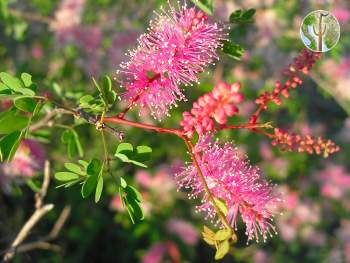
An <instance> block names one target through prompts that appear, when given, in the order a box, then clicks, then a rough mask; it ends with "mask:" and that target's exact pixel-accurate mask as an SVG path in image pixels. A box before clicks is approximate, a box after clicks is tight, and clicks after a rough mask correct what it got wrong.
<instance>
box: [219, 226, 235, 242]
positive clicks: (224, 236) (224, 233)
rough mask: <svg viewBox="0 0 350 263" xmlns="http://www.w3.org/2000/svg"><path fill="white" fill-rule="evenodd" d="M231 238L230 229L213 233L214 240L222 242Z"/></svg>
mask: <svg viewBox="0 0 350 263" xmlns="http://www.w3.org/2000/svg"><path fill="white" fill-rule="evenodd" d="M231 236H232V231H231V230H230V229H221V230H219V231H218V232H216V233H215V240H217V241H224V240H228V239H230V238H231Z"/></svg>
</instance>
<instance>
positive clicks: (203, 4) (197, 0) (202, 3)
mask: <svg viewBox="0 0 350 263" xmlns="http://www.w3.org/2000/svg"><path fill="white" fill-rule="evenodd" d="M191 1H192V3H194V4H195V5H196V6H198V7H199V8H200V9H202V10H203V11H204V12H205V13H207V14H208V15H213V10H214V4H213V2H214V1H213V0H191Z"/></svg>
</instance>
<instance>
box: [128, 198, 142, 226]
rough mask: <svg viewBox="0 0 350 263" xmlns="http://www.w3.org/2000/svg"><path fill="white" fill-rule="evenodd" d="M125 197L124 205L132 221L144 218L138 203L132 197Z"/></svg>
mask: <svg viewBox="0 0 350 263" xmlns="http://www.w3.org/2000/svg"><path fill="white" fill-rule="evenodd" d="M126 199H127V201H126V207H127V209H128V211H129V214H132V218H133V222H135V221H137V220H142V219H144V213H143V211H142V208H141V206H140V203H139V202H137V201H136V200H134V199H128V198H126Z"/></svg>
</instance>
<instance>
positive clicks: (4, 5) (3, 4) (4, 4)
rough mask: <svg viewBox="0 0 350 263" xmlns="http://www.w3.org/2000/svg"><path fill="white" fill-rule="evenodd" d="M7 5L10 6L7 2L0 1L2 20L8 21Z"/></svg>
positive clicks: (4, 0) (0, 16)
mask: <svg viewBox="0 0 350 263" xmlns="http://www.w3.org/2000/svg"><path fill="white" fill-rule="evenodd" d="M7 4H8V1H7V0H0V18H3V19H7V17H8V8H7Z"/></svg>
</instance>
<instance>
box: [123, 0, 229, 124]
mask: <svg viewBox="0 0 350 263" xmlns="http://www.w3.org/2000/svg"><path fill="white" fill-rule="evenodd" d="M207 20H208V18H207V17H206V16H205V14H204V13H203V12H202V11H196V9H195V8H187V6H186V4H185V5H184V6H182V7H181V8H180V10H179V11H176V10H175V9H174V8H173V7H172V6H170V10H169V11H165V10H163V9H162V12H161V13H160V14H158V16H157V18H156V19H155V20H154V21H151V23H150V29H149V32H148V33H146V34H143V35H141V36H140V38H139V40H138V42H139V46H138V48H137V49H135V50H133V51H130V52H129V56H130V61H129V62H126V63H122V64H121V68H122V69H123V70H122V71H121V72H122V74H123V76H124V83H123V85H124V87H125V88H126V92H125V93H124V95H122V98H123V99H126V100H129V101H130V103H134V104H137V105H139V106H140V107H141V108H149V109H150V111H151V114H152V115H153V116H154V117H155V118H156V119H162V118H163V117H164V116H165V115H168V111H169V108H171V107H172V106H176V101H177V100H184V99H185V97H184V95H183V93H182V90H181V89H180V88H179V85H180V84H185V85H189V84H191V83H192V82H198V77H197V73H199V72H203V71H204V70H205V67H206V66H208V65H209V64H211V63H212V62H213V61H214V60H215V59H218V56H217V54H216V49H217V48H219V47H221V46H222V44H221V43H220V40H221V38H222V36H223V34H222V29H221V28H220V27H219V26H218V25H217V24H216V23H211V22H208V21H207Z"/></svg>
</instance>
